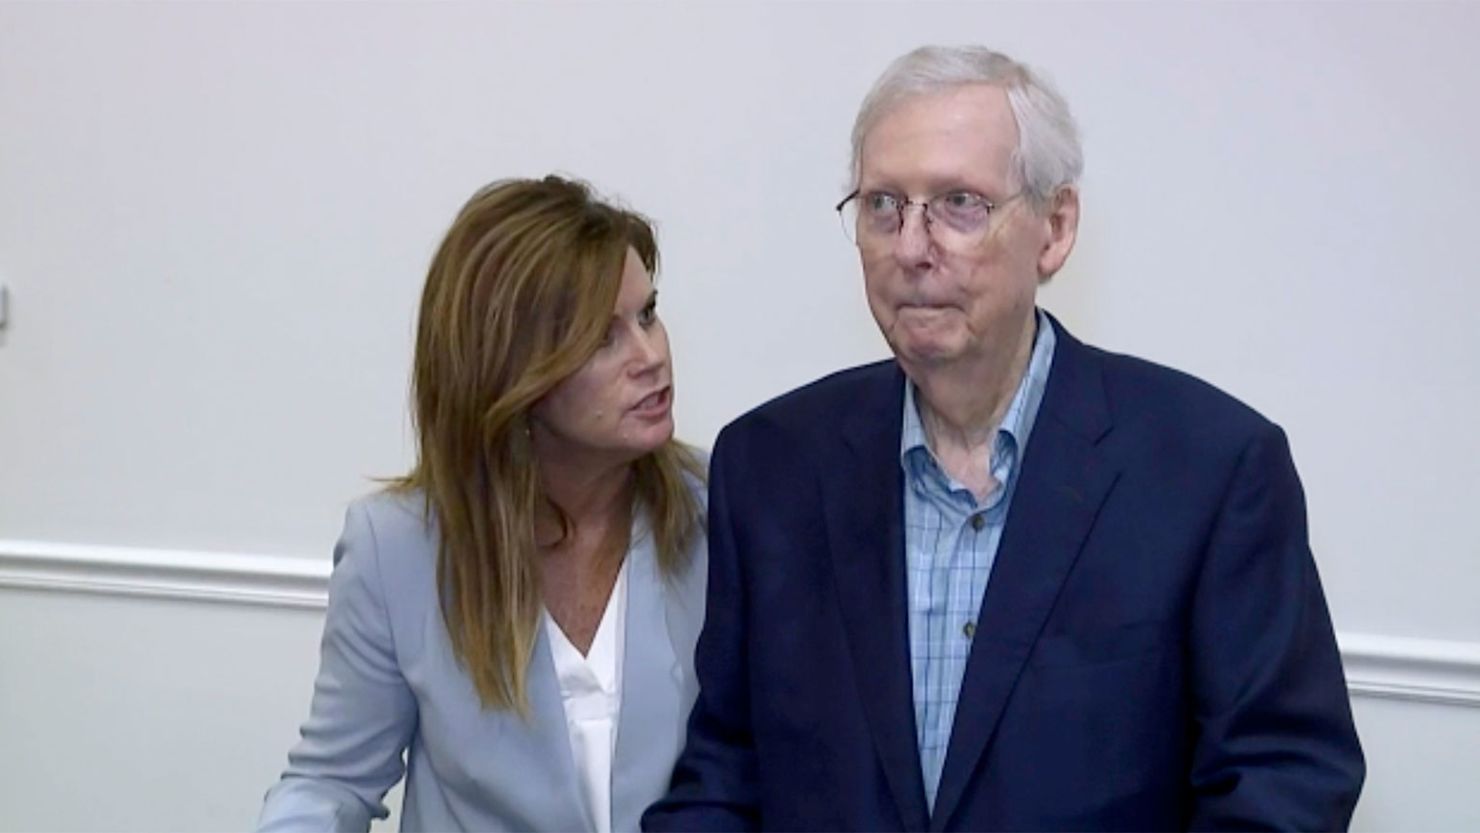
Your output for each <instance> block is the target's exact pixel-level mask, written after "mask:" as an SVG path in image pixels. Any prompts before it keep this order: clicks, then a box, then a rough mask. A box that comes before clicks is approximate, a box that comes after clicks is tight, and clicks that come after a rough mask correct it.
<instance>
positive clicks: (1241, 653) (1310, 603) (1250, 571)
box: [1189, 423, 1366, 830]
mask: <svg viewBox="0 0 1480 833" xmlns="http://www.w3.org/2000/svg"><path fill="white" fill-rule="evenodd" d="M1191 638H1192V645H1191V651H1190V661H1191V663H1192V683H1193V696H1194V709H1195V713H1196V718H1197V725H1198V733H1197V740H1196V745H1195V747H1194V749H1193V766H1192V772H1191V786H1192V789H1193V806H1192V814H1191V817H1190V820H1189V827H1190V829H1193V830H1226V829H1240V830H1253V829H1287V830H1339V829H1345V828H1346V827H1347V825H1348V824H1349V823H1350V820H1351V815H1352V810H1353V808H1354V807H1355V805H1356V800H1357V795H1358V793H1359V792H1360V790H1361V786H1362V781H1363V778H1364V775H1365V771H1366V770H1365V764H1364V761H1363V758H1362V751H1361V747H1360V745H1359V744H1358V741H1357V735H1356V729H1355V727H1354V726H1353V723H1352V716H1351V703H1350V699H1349V696H1348V694H1347V689H1346V680H1345V676H1344V675H1343V672H1342V668H1341V657H1340V654H1339V653H1338V651H1337V647H1336V640H1335V635H1334V633H1333V630H1332V626H1331V618H1330V614H1329V613H1328V611H1327V609H1326V600H1325V597H1324V595H1323V594H1322V592H1321V584H1320V579H1319V578H1318V577H1317V575H1316V566H1315V561H1314V559H1313V558H1312V556H1311V552H1310V547H1309V544H1308V537H1307V532H1306V520H1305V497H1304V494H1303V492H1302V490H1301V487H1300V481H1299V479H1298V477H1297V476H1296V473H1295V466H1294V462H1293V461H1292V460H1291V458H1290V451H1289V446H1288V445H1287V443H1286V441H1285V435H1284V433H1283V432H1282V431H1281V430H1280V429H1279V428H1278V427H1276V426H1274V425H1272V424H1269V423H1265V430H1263V431H1262V432H1261V433H1260V434H1258V435H1257V436H1255V437H1254V439H1253V440H1252V441H1251V442H1250V443H1249V444H1248V446H1247V447H1246V448H1245V449H1244V451H1243V453H1242V455H1241V458H1240V460H1239V462H1238V465H1237V467H1236V471H1235V473H1234V475H1233V478H1232V480H1231V482H1230V484H1229V486H1228V488H1227V493H1226V495H1225V498H1224V500H1223V503H1222V506H1221V507H1220V510H1219V514H1218V520H1217V522H1216V525H1215V528H1214V530H1213V532H1212V537H1211V543H1210V547H1209V549H1208V550H1207V553H1206V559H1205V561H1204V563H1203V567H1202V572H1201V574H1200V576H1199V577H1198V579H1197V587H1196V590H1195V596H1194V605H1193V613H1192V623H1191Z"/></svg>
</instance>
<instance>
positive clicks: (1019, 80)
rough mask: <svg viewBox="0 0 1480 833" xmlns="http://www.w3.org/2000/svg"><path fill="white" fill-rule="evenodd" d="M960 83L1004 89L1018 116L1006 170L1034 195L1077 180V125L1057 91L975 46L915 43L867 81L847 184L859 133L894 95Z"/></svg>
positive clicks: (897, 99)
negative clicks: (1014, 145) (869, 84)
mask: <svg viewBox="0 0 1480 833" xmlns="http://www.w3.org/2000/svg"><path fill="white" fill-rule="evenodd" d="M967 84H990V85H992V86H996V87H1001V88H1003V89H1004V90H1006V91H1007V101H1008V104H1009V105H1011V107H1012V115H1013V117H1014V118H1015V119H1016V120H1017V128H1018V145H1017V148H1016V149H1015V150H1014V151H1013V153H1012V162H1011V165H1012V174H1013V175H1014V176H1016V177H1017V180H1018V184H1019V186H1020V187H1021V188H1022V189H1023V192H1024V193H1025V194H1026V195H1027V196H1028V198H1029V199H1030V200H1031V201H1032V202H1033V203H1034V205H1036V206H1038V207H1040V208H1042V207H1045V206H1047V205H1048V204H1049V202H1050V201H1051V200H1052V199H1053V196H1054V194H1055V193H1056V192H1057V191H1058V189H1059V188H1061V187H1063V186H1065V185H1074V184H1076V183H1078V182H1079V176H1080V174H1081V173H1082V172H1083V171H1084V151H1083V150H1081V149H1080V146H1079V129H1078V128H1077V127H1076V126H1075V124H1074V117H1073V115H1071V114H1070V113H1069V105H1068V103H1067V102H1065V101H1064V98H1063V96H1061V95H1059V93H1058V91H1057V90H1055V89H1054V88H1053V86H1052V85H1050V84H1049V83H1048V82H1047V81H1046V80H1044V79H1043V78H1041V77H1040V76H1039V75H1038V74H1037V73H1035V72H1033V70H1031V69H1029V68H1028V67H1027V66H1024V65H1023V64H1020V63H1018V62H1017V61H1014V60H1013V59H1011V58H1009V57H1007V56H1006V55H1003V54H1002V53H1000V52H993V51H992V50H990V49H987V48H985V47H981V46H922V47H920V48H919V49H916V50H915V51H913V52H911V53H909V54H908V55H904V56H901V57H900V58H897V59H896V60H895V61H894V63H892V64H890V65H889V68H888V69H886V70H884V74H883V75H881V76H879V80H878V81H876V82H874V86H873V89H871V90H869V93H868V95H867V96H865V97H864V99H863V105H862V106H860V107H859V108H858V118H857V120H855V121H854V122H853V162H852V175H853V184H854V185H855V186H857V184H858V180H859V176H860V174H861V171H860V168H859V164H860V161H861V160H860V153H861V152H862V150H863V140H864V139H865V138H866V137H867V136H868V133H869V131H870V130H872V129H873V128H874V126H875V125H876V124H878V123H879V120H880V119H882V118H884V116H886V115H888V113H889V111H891V110H893V109H894V108H895V107H896V106H897V105H899V104H900V103H901V102H903V101H905V100H907V99H910V98H914V97H916V96H921V95H930V94H932V93H938V92H943V91H945V90H947V89H950V88H952V87H959V86H963V85H967Z"/></svg>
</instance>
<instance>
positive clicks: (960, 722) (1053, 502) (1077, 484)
mask: <svg viewBox="0 0 1480 833" xmlns="http://www.w3.org/2000/svg"><path fill="white" fill-rule="evenodd" d="M1053 326H1054V327H1055V328H1056V329H1057V331H1058V336H1059V340H1058V345H1057V347H1056V349H1055V353H1054V363H1053V370H1052V371H1051V372H1050V374H1049V379H1048V386H1047V389H1046V390H1045V391H1044V397H1043V404H1042V406H1041V408H1040V411H1039V414H1038V422H1037V424H1036V425H1035V426H1034V429H1033V434H1032V436H1031V437H1030V438H1029V440H1028V446H1027V449H1026V450H1025V452H1024V456H1023V461H1022V470H1021V472H1020V473H1019V480H1018V484H1017V491H1016V493H1015V494H1014V496H1013V502H1012V506H1011V507H1010V509H1009V510H1008V517H1007V526H1006V528H1005V529H1004V530H1003V534H1002V540H1001V543H1000V545H999V547H998V550H997V557H996V560H995V562H994V563H993V566H992V574H991V578H990V579H989V581H988V584H987V590H986V593H985V594H984V595H983V598H982V606H981V611H980V613H979V615H978V617H977V629H976V637H975V639H974V640H973V642H972V646H971V654H970V656H969V657H968V659H967V663H966V672H965V676H964V678H963V679H962V681H961V692H960V695H959V701H958V702H960V703H961V704H962V705H961V707H960V708H958V709H957V710H956V719H955V723H954V724H953V726H952V729H951V739H950V744H949V746H948V747H947V750H946V760H945V766H944V769H943V771H942V773H941V782H940V790H939V792H938V793H937V794H936V802H935V808H934V812H933V814H932V817H931V828H932V829H933V830H943V829H945V827H946V826H947V825H948V824H949V823H950V820H951V816H952V815H953V814H954V813H955V812H956V810H957V809H958V808H959V806H960V804H961V800H962V797H963V795H964V794H965V792H966V791H967V789H968V788H969V786H970V783H971V781H972V779H973V777H974V774H975V772H976V770H977V769H978V767H979V766H981V763H982V759H983V757H984V753H985V751H986V749H987V747H988V746H989V744H990V742H991V739H992V737H993V735H994V734H995V733H996V730H997V725H998V722H999V720H1000V719H1001V716H1002V712H1003V710H1004V708H1005V707H1006V704H1007V700H1008V698H1009V696H1010V695H1011V693H1012V690H1013V688H1014V687H1015V686H1016V684H1017V680H1018V677H1019V675H1020V674H1021V672H1022V668H1023V664H1024V663H1025V661H1026V660H1027V658H1028V655H1029V654H1030V653H1031V652H1032V649H1033V645H1034V644H1035V643H1036V642H1037V640H1038V637H1039V634H1040V633H1041V632H1042V630H1043V626H1044V623H1045V622H1046V621H1047V620H1048V616H1049V613H1050V612H1051V611H1052V609H1053V605H1054V602H1055V601H1056V599H1057V598H1058V594H1059V589H1060V588H1061V587H1062V586H1063V583H1064V580H1065V579H1066V578H1067V577H1068V575H1069V572H1070V570H1072V569H1073V566H1074V563H1075V561H1076V560H1077V559H1078V557H1079V552H1080V550H1081V548H1082V546H1083V544H1084V541H1085V538H1086V537H1087V536H1088V535H1089V532H1090V529H1091V527H1092V526H1093V524H1094V520H1095V517H1096V515H1097V513H1098V512H1099V509H1100V506H1101V504H1102V503H1103V502H1104V500H1105V498H1106V496H1108V495H1109V493H1110V490H1111V488H1112V487H1113V486H1114V484H1115V481H1116V479H1117V477H1118V475H1119V471H1118V469H1117V468H1116V467H1115V466H1114V465H1113V464H1112V462H1111V461H1110V460H1109V459H1108V458H1107V457H1106V455H1105V454H1104V452H1103V450H1102V449H1100V448H1099V443H1100V441H1101V440H1102V439H1103V438H1104V437H1105V435H1106V434H1107V433H1109V432H1110V430H1111V428H1112V424H1113V423H1112V419H1111V413H1110V408H1109V404H1108V400H1107V397H1106V394H1105V384H1104V377H1103V373H1102V370H1101V367H1100V362H1099V356H1098V354H1097V353H1096V352H1095V351H1093V350H1091V349H1089V348H1087V347H1085V346H1084V345H1083V344H1081V343H1080V342H1079V341H1077V340H1076V339H1074V338H1073V337H1072V336H1070V335H1069V334H1068V333H1067V332H1065V331H1064V329H1063V327H1062V326H1060V325H1059V324H1058V322H1057V321H1053Z"/></svg>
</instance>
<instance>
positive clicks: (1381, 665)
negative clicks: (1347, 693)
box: [1336, 633, 1480, 708]
mask: <svg viewBox="0 0 1480 833" xmlns="http://www.w3.org/2000/svg"><path fill="white" fill-rule="evenodd" d="M1336 641H1337V642H1338V643H1340V645H1341V659H1342V663H1343V664H1344V665H1345V666H1346V682H1347V687H1348V688H1350V689H1351V692H1352V694H1354V695H1361V696H1365V697H1379V698H1383V699H1388V700H1410V701H1416V702H1421V703H1440V704H1443V705H1450V706H1470V707H1472V708H1480V643H1477V642H1457V641H1450V640H1443V639H1419V638H1414V637H1403V636H1384V635H1380V634H1358V633H1342V634H1337V636H1336Z"/></svg>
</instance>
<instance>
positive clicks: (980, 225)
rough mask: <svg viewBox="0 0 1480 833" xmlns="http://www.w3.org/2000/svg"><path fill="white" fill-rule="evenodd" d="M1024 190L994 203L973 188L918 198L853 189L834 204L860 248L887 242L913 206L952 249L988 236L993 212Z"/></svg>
mask: <svg viewBox="0 0 1480 833" xmlns="http://www.w3.org/2000/svg"><path fill="white" fill-rule="evenodd" d="M1022 195H1023V192H1022V191H1019V192H1017V193H1016V194H1013V195H1012V196H1010V197H1008V198H1007V199H1005V200H1003V201H1002V202H1000V203H995V204H994V203H993V202H992V201H991V200H989V199H987V198H986V197H984V196H982V195H981V194H978V193H976V192H974V191H964V190H957V191H945V192H943V193H940V194H936V195H935V196H933V197H930V198H929V199H927V200H924V201H919V200H912V199H909V198H907V197H903V196H901V195H899V194H891V193H889V192H888V191H868V192H863V191H854V192H853V193H851V194H849V195H848V196H846V197H844V198H843V201H842V202H840V203H838V204H837V206H835V208H834V210H835V211H837V212H838V217H839V218H841V220H842V223H843V233H844V234H846V235H847V236H848V239H849V240H850V241H852V242H853V243H854V244H855V245H857V246H859V247H860V248H873V247H876V246H881V245H885V244H886V243H887V242H888V241H889V239H890V238H892V237H893V236H894V235H896V234H898V233H899V230H900V229H901V228H903V227H904V211H905V209H906V208H908V207H909V206H912V205H918V206H920V208H921V209H922V213H923V215H924V216H923V217H922V219H923V220H924V222H925V228H926V230H927V231H929V232H930V233H931V234H932V235H934V236H935V239H936V242H938V243H940V244H941V245H943V246H947V247H950V248H961V247H969V246H971V245H973V244H975V243H977V242H979V241H980V240H981V238H982V237H983V236H985V235H986V233H987V229H988V228H989V227H990V226H991V224H992V212H993V211H996V210H997V209H998V208H1000V207H1002V206H1004V205H1006V204H1008V203H1010V202H1012V201H1013V200H1015V199H1017V198H1018V197H1020V196H1022Z"/></svg>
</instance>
